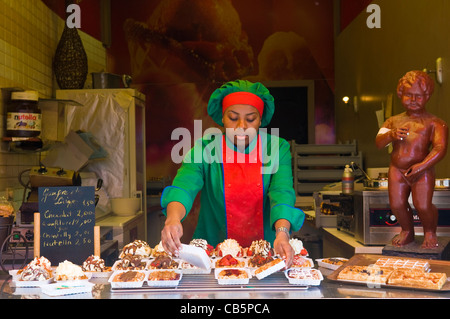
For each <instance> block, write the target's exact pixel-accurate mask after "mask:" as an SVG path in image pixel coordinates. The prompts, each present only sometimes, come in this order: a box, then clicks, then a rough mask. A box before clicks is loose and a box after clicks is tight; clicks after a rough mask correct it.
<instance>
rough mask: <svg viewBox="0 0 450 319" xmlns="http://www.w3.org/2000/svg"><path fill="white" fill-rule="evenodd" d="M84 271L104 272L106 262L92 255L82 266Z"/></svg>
mask: <svg viewBox="0 0 450 319" xmlns="http://www.w3.org/2000/svg"><path fill="white" fill-rule="evenodd" d="M82 270H83V271H100V272H101V271H104V270H105V261H104V260H103V259H102V258H100V257H99V256H94V255H91V256H89V257H88V258H87V259H86V260H85V261H84V262H83V266H82Z"/></svg>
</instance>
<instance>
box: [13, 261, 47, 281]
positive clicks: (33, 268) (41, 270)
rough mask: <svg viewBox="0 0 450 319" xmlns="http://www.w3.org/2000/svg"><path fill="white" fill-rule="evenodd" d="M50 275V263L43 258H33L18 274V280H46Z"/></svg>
mask: <svg viewBox="0 0 450 319" xmlns="http://www.w3.org/2000/svg"><path fill="white" fill-rule="evenodd" d="M51 274H52V269H51V263H50V261H49V260H48V259H47V258H45V257H40V258H37V257H35V258H34V259H33V260H32V261H31V262H30V263H29V264H28V265H26V266H25V268H24V269H23V270H22V272H21V274H20V280H23V281H32V280H38V281H43V280H48V279H50V277H51Z"/></svg>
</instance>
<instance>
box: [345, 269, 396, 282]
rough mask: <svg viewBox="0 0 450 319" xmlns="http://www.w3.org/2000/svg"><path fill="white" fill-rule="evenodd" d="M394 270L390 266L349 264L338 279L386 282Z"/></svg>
mask: <svg viewBox="0 0 450 319" xmlns="http://www.w3.org/2000/svg"><path fill="white" fill-rule="evenodd" d="M392 272H393V270H392V269H390V268H381V267H378V266H347V267H345V268H344V269H343V270H342V271H341V272H340V273H339V275H338V279H341V280H352V281H362V282H376V283H386V281H387V279H388V277H389V275H390V274H391V273H392Z"/></svg>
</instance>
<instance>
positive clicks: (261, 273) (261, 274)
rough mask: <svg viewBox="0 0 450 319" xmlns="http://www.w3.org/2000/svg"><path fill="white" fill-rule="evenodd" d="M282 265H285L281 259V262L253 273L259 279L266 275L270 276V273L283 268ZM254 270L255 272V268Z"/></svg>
mask: <svg viewBox="0 0 450 319" xmlns="http://www.w3.org/2000/svg"><path fill="white" fill-rule="evenodd" d="M262 267H263V266H262ZM284 267H286V263H285V262H284V260H281V262H279V263H277V264H276V265H274V266H272V267H270V268H268V269H266V270H264V271H262V272H260V273H255V277H256V278H258V279H259V280H261V279H264V278H266V277H267V276H270V275H271V274H273V273H275V272H277V271H279V270H281V269H283V268H284ZM255 272H256V270H255Z"/></svg>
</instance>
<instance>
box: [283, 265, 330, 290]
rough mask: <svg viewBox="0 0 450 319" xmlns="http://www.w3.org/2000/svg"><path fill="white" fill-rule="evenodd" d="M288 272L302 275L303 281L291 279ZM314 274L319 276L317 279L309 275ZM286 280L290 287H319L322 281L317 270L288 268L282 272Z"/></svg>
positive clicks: (320, 274)
mask: <svg viewBox="0 0 450 319" xmlns="http://www.w3.org/2000/svg"><path fill="white" fill-rule="evenodd" d="M289 271H296V272H299V273H302V274H303V275H304V277H305V278H304V279H297V278H291V277H289V276H288V273H289ZM312 273H316V274H318V275H319V279H313V278H311V277H310V276H311V274H312ZM284 274H285V276H286V278H287V279H288V281H289V283H290V284H292V285H301V286H319V285H320V282H321V281H322V280H323V276H322V273H321V272H320V270H317V269H302V268H298V267H297V268H289V269H286V270H285V271H284Z"/></svg>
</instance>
